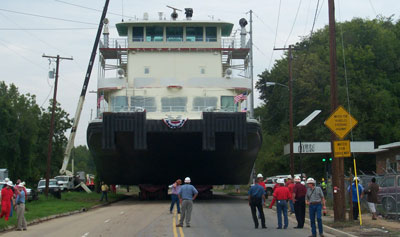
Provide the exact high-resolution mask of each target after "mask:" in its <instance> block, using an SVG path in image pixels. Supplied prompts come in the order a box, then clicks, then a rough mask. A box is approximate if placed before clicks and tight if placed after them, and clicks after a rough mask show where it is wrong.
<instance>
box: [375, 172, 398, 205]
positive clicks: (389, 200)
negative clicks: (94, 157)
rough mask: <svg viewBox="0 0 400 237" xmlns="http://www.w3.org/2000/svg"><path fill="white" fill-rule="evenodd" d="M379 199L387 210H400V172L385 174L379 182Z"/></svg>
mask: <svg viewBox="0 0 400 237" xmlns="http://www.w3.org/2000/svg"><path fill="white" fill-rule="evenodd" d="M396 200H397V202H396ZM378 201H379V203H381V204H382V206H383V208H384V209H385V211H387V212H396V211H397V212H399V211H400V207H399V204H400V174H388V175H385V176H384V178H383V179H382V180H381V182H380V183H379V192H378ZM396 205H397V208H396Z"/></svg>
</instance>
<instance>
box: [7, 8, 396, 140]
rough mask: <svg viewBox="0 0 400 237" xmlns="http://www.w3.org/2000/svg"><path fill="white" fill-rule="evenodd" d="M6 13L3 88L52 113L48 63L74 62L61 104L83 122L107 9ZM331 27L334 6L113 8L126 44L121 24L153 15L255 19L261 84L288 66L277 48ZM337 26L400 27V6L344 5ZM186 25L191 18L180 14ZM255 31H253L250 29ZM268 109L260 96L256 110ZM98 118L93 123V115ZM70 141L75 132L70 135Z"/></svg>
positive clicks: (92, 107)
mask: <svg viewBox="0 0 400 237" xmlns="http://www.w3.org/2000/svg"><path fill="white" fill-rule="evenodd" d="M1 3H2V4H1V5H0V55H1V57H0V81H5V82H6V83H7V84H11V83H13V84H15V85H16V86H17V87H18V88H19V91H20V93H23V94H26V93H30V94H34V95H36V98H37V104H38V105H39V106H43V107H47V106H48V105H49V100H48V99H49V98H52V97H53V85H54V80H52V79H49V78H48V71H49V70H52V69H53V68H55V63H51V64H49V60H48V59H47V58H43V57H42V55H43V54H46V55H49V56H57V55H60V56H61V57H73V60H72V61H71V60H62V61H61V63H60V69H59V71H60V77H59V83H58V92H57V101H58V102H59V103H60V104H61V107H62V108H63V109H64V110H65V111H67V112H68V113H69V114H70V117H71V118H73V117H74V116H75V111H76V108H77V103H78V100H79V95H80V92H81V90H82V85H83V81H84V79H85V73H86V70H87V66H88V62H89V58H90V54H91V51H92V47H93V43H94V39H95V35H96V31H97V27H98V22H99V20H100V16H101V11H102V9H103V7H104V3H105V1H102V0H85V1H78V0H40V1H32V0H2V1H1ZM317 4H318V11H317V14H316V16H317V17H316V18H315V26H314V31H315V30H318V29H321V28H322V27H324V26H325V25H327V24H328V0H248V1H237V0H219V1H215V0H202V1H194V0H169V1H163V0H149V1H143V0H142V1H134V0H130V1H127V0H110V5H109V8H108V14H107V18H108V19H109V21H110V24H109V25H110V38H118V34H117V32H116V29H115V24H116V23H118V22H120V21H121V20H122V19H125V20H129V19H134V18H136V17H137V18H142V16H143V13H144V12H147V13H148V14H149V18H150V19H157V18H158V12H164V15H167V16H169V15H170V13H171V10H170V9H169V8H167V7H166V5H169V6H173V7H176V8H179V9H184V8H188V7H190V8H193V11H194V13H193V20H208V19H211V18H213V19H221V20H223V21H228V22H232V23H234V24H235V26H234V28H233V29H234V30H236V29H239V28H240V27H239V24H238V22H239V19H240V18H246V19H247V21H248V22H249V18H250V14H249V11H250V10H252V11H253V43H254V48H253V52H254V84H255V83H256V81H257V79H258V77H257V75H259V74H261V73H262V72H263V71H265V70H266V69H270V68H271V67H272V66H273V65H274V61H275V60H277V59H280V58H281V57H282V55H283V52H282V51H274V50H273V48H274V47H284V46H289V45H290V44H295V43H296V42H298V41H299V40H300V39H301V38H302V37H304V36H307V35H309V34H310V32H311V28H312V25H313V21H314V16H315V12H316V8H317ZM335 8H336V14H335V16H336V21H339V22H343V21H349V20H351V19H353V18H355V17H361V18H367V19H374V18H375V17H376V16H377V15H382V16H386V17H389V16H391V15H394V19H395V20H398V19H399V12H400V4H398V0H336V1H335ZM179 17H180V19H182V18H183V17H184V14H183V13H180V16H179ZM247 29H248V30H249V27H248V28H247ZM97 60H98V59H97V57H96V64H95V66H94V68H93V71H92V76H91V79H90V83H89V88H88V90H87V91H88V93H87V95H86V100H85V104H84V107H83V111H82V114H81V119H80V123H79V126H78V131H77V135H76V138H75V146H77V145H86V128H87V125H88V123H89V121H90V118H91V117H93V118H94V116H95V113H96V94H95V93H89V91H96V89H97V69H98V67H97ZM260 104H261V101H260V100H259V99H258V93H257V92H256V93H255V106H256V107H257V106H259V105H260ZM92 111H93V115H91V113H92ZM66 135H67V136H69V131H68V133H67V134H66Z"/></svg>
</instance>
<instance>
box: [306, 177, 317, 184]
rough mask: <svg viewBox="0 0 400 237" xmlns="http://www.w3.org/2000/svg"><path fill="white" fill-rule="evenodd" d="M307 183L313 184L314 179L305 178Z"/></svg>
mask: <svg viewBox="0 0 400 237" xmlns="http://www.w3.org/2000/svg"><path fill="white" fill-rule="evenodd" d="M307 183H308V184H315V180H314V179H313V178H308V179H307Z"/></svg>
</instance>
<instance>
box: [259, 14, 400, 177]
mask: <svg viewBox="0 0 400 237" xmlns="http://www.w3.org/2000/svg"><path fill="white" fill-rule="evenodd" d="M337 29H341V30H338V33H337V36H336V37H337V39H336V41H337V44H338V45H337V65H338V69H337V81H338V95H339V96H338V97H339V104H341V105H343V106H344V107H345V108H346V109H347V110H348V111H350V112H351V114H352V115H353V116H354V117H355V118H356V119H357V120H358V122H359V123H358V125H357V126H356V127H355V128H354V129H353V138H354V140H355V141H360V140H367V141H375V143H376V144H377V145H381V144H386V143H389V142H394V141H399V140H400V129H398V128H399V127H400V120H399V119H398V118H399V117H400V106H399V105H400V80H399V78H400V70H399V69H400V58H399V55H400V23H399V21H397V22H396V23H394V22H393V20H392V19H391V18H379V19H374V20H363V19H359V18H356V19H353V20H352V21H348V22H344V23H338V24H337ZM340 31H343V44H342V37H341V35H340ZM328 37H329V30H328V27H325V28H323V29H321V30H318V31H317V32H315V34H313V35H312V36H311V37H306V38H304V39H302V40H301V41H300V42H298V43H297V44H296V45H295V46H294V47H295V48H298V49H302V50H294V52H293V63H294V65H293V77H294V82H293V98H294V100H293V101H294V103H293V112H294V125H296V124H297V123H299V122H300V121H301V120H302V119H304V118H305V117H306V116H307V115H308V114H310V113H311V112H312V111H314V110H315V109H321V110H322V113H321V114H320V115H318V117H316V118H315V120H313V122H312V123H310V124H309V125H308V126H307V127H305V128H303V130H302V131H301V137H302V140H303V141H329V140H330V132H329V130H328V129H327V128H326V127H325V126H324V125H323V121H324V120H325V119H326V118H328V116H329V115H330V89H329V88H330V84H329V43H328V42H329V40H328ZM342 45H343V46H344V48H343V47H342ZM343 51H344V53H345V56H346V57H345V59H346V73H347V82H346V78H345V70H344V67H343V64H344V59H343ZM287 68H288V59H287V55H286V56H285V57H284V58H282V59H280V60H278V61H276V62H275V65H274V66H273V68H272V69H271V71H268V70H265V71H264V72H263V73H262V74H260V75H258V76H259V81H258V82H257V85H256V88H257V89H258V90H259V92H260V99H261V100H262V101H263V102H264V105H263V106H262V107H260V108H258V109H256V114H257V116H260V117H261V118H262V119H261V120H262V128H263V133H264V137H265V138H266V139H265V141H269V142H264V143H263V147H262V149H261V152H260V153H259V157H258V160H257V162H256V167H257V168H258V169H260V170H259V171H262V172H266V173H267V174H276V173H275V172H273V171H274V170H273V171H272V172H271V170H269V169H270V167H274V169H277V171H278V172H279V173H281V172H285V173H288V170H289V159H288V158H287V157H284V156H283V144H287V143H288V142H289V134H288V131H289V129H288V126H289V121H288V114H289V112H288V93H287V90H286V88H283V87H266V82H267V81H272V82H278V83H282V84H287V82H288V70H287ZM346 84H347V85H348V91H349V104H350V109H349V107H348V103H347V94H346V91H347V87H346ZM395 128H397V129H395ZM294 137H295V140H298V139H299V130H298V129H297V128H294ZM372 158H373V157H371V156H358V160H371V159H372ZM302 160H303V162H302V164H303V168H304V169H303V170H304V171H305V172H309V174H311V175H313V176H315V175H316V176H320V177H321V176H322V173H321V170H323V168H322V169H321V167H323V166H322V164H320V163H321V162H320V160H321V159H316V158H315V157H313V156H310V155H307V156H306V155H303V158H302ZM296 162H297V164H296V167H298V163H299V159H296ZM347 162H348V163H346V164H347V165H351V161H350V159H348V161H347ZM374 165H375V164H374V162H358V167H359V168H360V169H364V170H367V171H372V170H374ZM276 166H278V167H276ZM320 166H321V167H320ZM267 167H268V168H269V169H267ZM297 171H298V170H297Z"/></svg>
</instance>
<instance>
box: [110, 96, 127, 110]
mask: <svg viewBox="0 0 400 237" xmlns="http://www.w3.org/2000/svg"><path fill="white" fill-rule="evenodd" d="M127 102H128V101H127V100H126V96H112V97H111V106H112V108H111V111H113V112H120V111H127V110H128V103H127Z"/></svg>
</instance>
